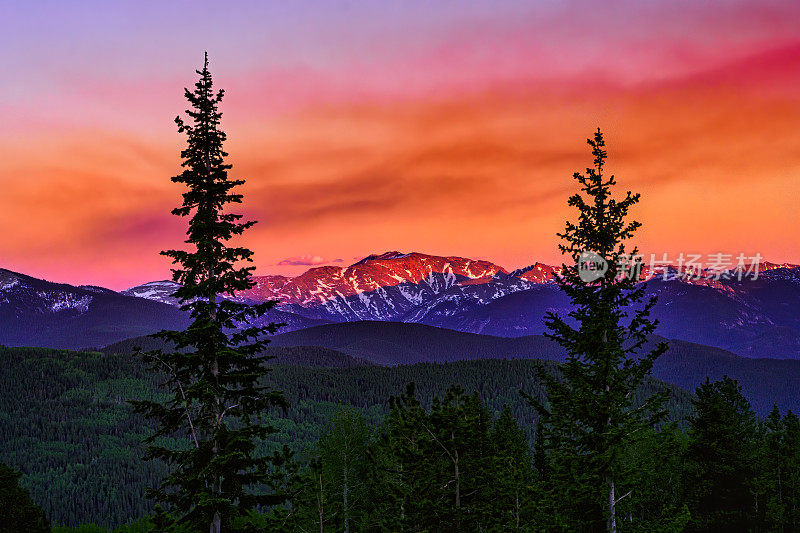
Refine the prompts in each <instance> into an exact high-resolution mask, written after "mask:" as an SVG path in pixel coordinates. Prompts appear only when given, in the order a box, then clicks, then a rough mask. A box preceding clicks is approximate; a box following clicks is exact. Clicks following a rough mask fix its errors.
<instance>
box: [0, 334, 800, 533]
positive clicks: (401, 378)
mask: <svg viewBox="0 0 800 533" xmlns="http://www.w3.org/2000/svg"><path fill="white" fill-rule="evenodd" d="M0 357H2V359H3V361H4V366H3V370H2V372H0V382H1V383H2V387H3V390H4V391H7V393H6V394H4V395H3V396H2V398H0V419H2V420H3V424H0V432H2V434H0V439H1V440H2V442H4V443H6V445H5V446H4V448H3V450H2V454H0V462H2V463H5V464H7V465H9V466H11V467H13V468H15V469H18V470H20V471H21V472H22V477H21V485H22V486H23V487H24V488H26V489H28V490H29V491H30V494H31V497H32V499H33V501H34V502H35V503H36V504H38V505H40V506H41V507H42V508H43V510H44V512H45V515H46V516H47V518H48V519H49V520H50V523H51V524H61V525H62V526H70V528H69V530H70V531H74V530H75V529H73V528H75V527H76V526H78V525H80V524H89V523H93V524H96V526H97V528H89V527H88V526H84V527H83V528H82V529H81V530H83V531H105V530H106V529H114V528H120V527H122V526H124V525H125V524H130V523H133V522H136V521H137V520H139V519H143V518H145V517H147V516H150V515H151V513H152V510H153V504H152V502H151V501H149V500H148V499H147V498H145V496H144V491H145V488H146V487H149V486H153V485H154V484H155V483H156V482H157V481H158V479H159V477H160V476H162V475H163V474H164V471H165V469H164V467H163V465H159V464H157V463H154V462H148V461H143V460H142V457H141V456H142V452H143V448H142V445H141V442H142V439H143V437H144V435H146V434H148V433H149V432H150V431H152V425H151V424H150V423H148V422H146V421H145V420H144V419H142V418H141V416H139V415H136V414H135V413H133V412H132V409H131V406H130V405H129V404H128V403H127V399H129V398H145V397H148V395H151V394H153V392H152V391H154V390H156V387H155V384H156V383H157V381H158V378H157V377H155V376H153V375H151V374H150V373H149V372H148V371H147V369H146V368H145V366H144V365H143V364H142V363H141V361H140V360H138V359H136V358H134V357H132V356H125V355H103V354H100V353H97V352H69V351H58V350H46V349H30V348H28V349H19V348H2V349H0ZM539 366H544V367H546V368H547V369H548V370H549V371H554V370H556V366H555V365H554V364H552V363H542V362H539V361H535V360H528V361H524V360H516V361H505V360H485V361H465V362H454V363H446V364H416V365H409V366H400V367H377V366H356V367H350V368H334V367H310V366H296V365H281V364H279V365H275V366H274V367H273V370H272V372H270V374H269V375H268V378H267V379H268V380H269V385H270V386H276V387H278V386H279V387H281V388H282V389H283V390H284V394H285V395H286V398H287V400H288V402H289V408H288V409H287V410H286V411H285V412H281V411H276V412H275V413H274V416H273V417H272V421H273V423H274V424H275V425H276V426H277V427H278V428H279V432H278V433H277V434H276V435H275V436H274V437H273V438H272V439H270V441H269V442H268V443H264V447H265V448H266V449H268V450H270V451H274V450H278V449H280V448H281V447H282V446H283V445H284V444H286V445H288V446H289V447H290V448H291V449H292V450H293V451H294V452H295V454H294V456H293V460H292V464H291V465H287V468H286V471H285V472H284V474H283V477H282V478H281V480H280V484H281V490H282V491H285V492H286V493H287V494H288V495H290V496H291V498H290V500H289V501H290V502H291V503H287V504H285V505H282V506H279V507H276V508H275V509H272V510H271V512H269V511H265V512H264V513H263V516H261V517H259V520H260V523H262V524H263V526H264V527H265V528H268V529H273V528H274V530H287V531H289V530H295V531H310V530H314V531H318V530H319V529H320V526H319V522H320V517H321V519H322V523H323V527H324V530H325V531H343V530H344V528H345V525H344V522H345V518H347V520H348V523H349V528H350V530H352V531H360V530H381V529H384V528H388V527H389V526H388V525H387V524H388V523H389V522H387V521H392V520H394V521H395V522H391V523H394V524H406V526H407V527H405V530H408V531H414V530H427V529H428V528H425V527H420V528H417V529H415V526H414V524H417V525H418V524H430V523H434V522H435V523H442V524H448V523H449V524H451V527H445V526H444V525H443V529H442V530H453V529H454V528H456V527H457V526H455V525H452V524H454V523H455V522H454V521H456V520H458V521H460V524H461V525H460V526H458V527H460V528H461V529H460V530H462V531H476V530H480V529H478V528H483V530H486V531H492V530H494V531H502V530H510V531H513V530H519V531H537V530H543V529H544V530H547V529H549V525H548V520H549V519H550V518H552V516H551V515H550V513H549V509H552V506H551V505H550V504H548V498H551V497H552V494H548V492H547V489H546V487H547V477H546V476H547V475H548V469H547V463H546V460H545V459H544V458H543V457H542V455H541V450H540V449H538V448H537V445H536V440H535V434H536V425H537V421H538V416H537V413H536V412H535V411H534V410H533V409H532V408H531V407H529V406H528V405H527V402H526V401H525V400H524V399H523V397H522V396H521V395H520V392H519V391H520V390H523V391H525V392H527V393H529V394H532V395H539V394H541V393H542V391H543V388H542V384H541V382H540V380H539V378H538V376H537V369H538V367H539ZM409 383H414V388H413V395H412V394H409V392H408V391H407V385H408V384H409ZM450 384H457V385H456V386H455V387H450ZM659 390H667V391H669V394H670V399H669V402H668V404H667V405H668V417H667V420H665V423H664V425H663V427H662V430H661V431H660V432H659V433H651V434H650V435H649V436H648V438H647V439H645V440H644V441H643V442H642V443H640V444H639V445H638V446H637V447H636V449H635V450H632V452H631V454H630V461H631V463H630V467H631V469H632V470H634V471H636V472H638V474H637V487H636V490H635V492H633V493H632V494H631V496H632V497H631V496H629V497H628V498H629V502H630V505H629V506H628V507H625V508H624V511H621V512H623V513H626V514H627V515H628V517H629V519H630V520H631V523H633V524H635V527H634V528H633V529H629V528H627V527H625V525H624V524H623V525H622V526H621V527H623V528H625V529H624V530H636V531H661V530H665V529H667V528H668V527H673V526H674V530H680V529H681V527H679V525H680V524H682V523H683V522H686V521H687V520H688V523H687V524H686V525H687V526H689V530H696V531H703V530H705V531H710V530H720V529H718V527H720V525H721V524H727V525H728V527H731V528H735V526H736V524H742V528H741V529H740V530H742V531H746V530H757V531H792V530H794V528H795V525H796V524H798V520H800V516H798V515H800V423H798V420H797V417H796V416H795V415H794V414H792V413H784V414H783V415H781V414H780V413H778V412H777V410H776V411H774V412H773V413H771V414H770V415H769V417H767V418H759V417H756V415H754V414H753V412H752V410H751V409H750V408H749V404H748V403H747V401H746V400H745V399H744V398H743V397H742V396H741V394H740V393H739V391H738V389H737V388H736V386H735V385H734V384H733V383H732V382H731V381H728V380H724V381H720V382H716V383H713V382H712V383H709V384H708V385H703V386H702V387H700V388H699V389H698V391H697V393H696V394H689V393H687V392H685V391H682V390H681V389H677V388H675V387H671V386H668V385H666V384H663V383H660V382H656V381H652V382H650V383H648V384H647V385H646V386H645V387H643V390H642V391H640V397H641V398H644V397H647V396H649V395H650V394H651V393H653V392H656V391H659ZM156 394H157V393H156ZM353 439H354V440H353ZM412 443H413V444H412ZM343 450H348V451H347V453H346V454H344V455H343ZM455 452H458V454H459V464H460V472H462V474H461V475H462V476H463V477H462V478H461V479H460V480H459V484H460V486H459V492H460V493H461V495H462V496H461V502H460V505H459V507H458V508H456V506H455V492H454V486H453V483H454V481H453V479H454V477H453V461H452V459H451V456H454V455H455ZM448 454H449V455H448ZM345 465H350V466H349V468H350V471H349V472H348V474H347V476H348V478H347V481H346V484H347V491H348V503H347V510H346V511H345V508H344V507H343V506H344V505H345V504H344V503H343V494H344V490H345V487H344V484H345V481H344V478H343V475H344V474H343V469H344V468H345ZM400 471H404V472H416V473H419V475H420V476H421V477H420V478H419V479H416V475H417V474H415V475H414V479H412V480H410V481H408V480H404V479H403V478H402V476H400V475H399V472H400ZM423 473H424V475H423ZM320 480H321V481H320ZM320 483H321V485H320ZM320 487H321V488H320ZM320 500H321V501H322V505H321V506H320ZM624 501H625V500H623V502H624ZM400 502H405V503H403V508H404V511H403V512H404V513H405V515H404V516H405V518H403V521H400ZM320 507H321V508H320ZM458 509H460V511H458ZM431 521H433V522H431ZM550 526H552V524H550ZM130 527H133V529H132V530H136V528H137V527H138V528H141V530H146V528H147V527H149V526H147V524H146V523H145V522H141V521H140V522H139V523H138V526H135V527H134V526H130ZM715 528H716V529H715ZM61 530H63V531H66V529H64V528H61ZM125 530H129V529H128V528H125ZM729 530H732V529H729Z"/></svg>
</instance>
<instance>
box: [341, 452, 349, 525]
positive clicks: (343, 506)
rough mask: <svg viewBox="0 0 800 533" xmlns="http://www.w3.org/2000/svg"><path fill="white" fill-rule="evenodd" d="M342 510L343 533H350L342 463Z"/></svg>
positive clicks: (345, 479)
mask: <svg viewBox="0 0 800 533" xmlns="http://www.w3.org/2000/svg"><path fill="white" fill-rule="evenodd" d="M342 474H343V475H342V477H343V480H342V481H343V483H342V510H343V511H344V532H345V533H350V510H349V509H348V507H347V492H348V489H349V487H348V486H347V462H346V461H345V463H344V471H343V472H342Z"/></svg>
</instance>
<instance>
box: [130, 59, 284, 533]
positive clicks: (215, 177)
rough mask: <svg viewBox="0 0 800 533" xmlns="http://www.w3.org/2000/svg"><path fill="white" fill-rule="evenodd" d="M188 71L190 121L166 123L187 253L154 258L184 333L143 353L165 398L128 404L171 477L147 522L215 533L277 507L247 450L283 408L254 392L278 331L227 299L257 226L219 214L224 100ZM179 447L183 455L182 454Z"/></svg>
mask: <svg viewBox="0 0 800 533" xmlns="http://www.w3.org/2000/svg"><path fill="white" fill-rule="evenodd" d="M196 72H197V74H198V75H199V76H200V79H199V80H198V81H197V83H196V84H195V88H194V90H193V91H190V90H188V89H185V95H186V99H187V100H188V101H189V104H190V106H191V109H189V110H187V111H186V113H187V115H188V116H189V120H188V121H187V122H184V120H183V119H181V118H180V117H177V118H176V119H175V122H176V123H177V125H178V131H179V132H180V133H185V134H186V136H187V145H186V148H185V149H184V150H183V151H182V152H181V158H182V159H183V162H182V165H181V166H182V167H183V172H181V173H180V174H178V175H177V176H175V177H173V178H172V181H173V182H175V183H181V184H184V185H185V186H186V191H185V192H184V193H183V204H182V205H181V206H180V207H178V208H176V209H173V210H172V214H174V215H177V216H180V217H188V218H189V227H188V230H187V233H186V234H187V237H188V238H187V239H186V241H185V242H186V243H187V244H188V245H189V247H188V248H189V250H188V251H186V250H167V251H164V252H161V253H162V254H163V255H166V256H168V257H171V258H172V260H173V263H174V264H175V265H177V267H176V268H173V270H172V272H173V279H174V281H176V282H178V283H180V284H181V287H180V288H179V289H178V290H177V291H176V292H175V294H174V296H175V297H176V298H178V299H179V300H180V302H181V309H183V310H185V311H188V312H189V315H190V317H191V324H190V325H189V327H188V328H187V329H186V330H185V331H162V332H159V333H158V334H156V335H154V336H155V337H157V338H160V339H162V340H164V341H167V343H168V346H170V348H172V349H166V348H165V349H163V350H154V351H150V352H146V353H143V354H141V355H142V356H143V357H144V359H145V361H147V362H148V363H150V365H151V366H152V368H153V369H155V370H158V371H159V372H163V373H165V375H166V376H167V381H166V385H167V388H168V389H169V397H168V399H166V400H165V401H163V402H157V401H138V402H133V404H134V408H135V410H136V411H138V412H140V413H144V414H145V415H148V416H150V417H152V418H153V419H155V420H156V421H157V423H158V429H157V431H156V432H155V433H154V434H153V435H152V436H151V437H149V438H148V439H147V444H148V448H147V454H146V456H147V458H149V459H160V460H163V461H165V462H166V463H167V465H168V466H169V469H170V472H169V474H168V475H167V476H166V478H165V479H164V480H163V482H162V483H161V485H160V486H159V487H158V488H156V489H154V490H152V491H151V493H150V496H151V497H153V498H154V499H155V500H156V501H158V502H159V503H160V504H163V506H164V507H160V510H159V512H158V516H157V517H156V523H157V524H159V527H160V528H167V526H169V525H170V524H172V523H179V524H185V525H188V526H190V527H191V529H192V530H196V531H201V530H208V531H211V533H219V532H220V531H221V530H222V528H223V526H224V527H225V529H226V530H229V529H230V527H231V524H232V523H233V521H234V520H235V519H236V518H238V517H241V516H243V515H245V514H246V513H247V512H248V511H249V510H251V509H253V508H254V507H256V506H258V505H267V504H273V503H277V502H278V501H280V497H279V496H278V495H276V494H274V493H269V492H265V491H260V490H258V487H257V485H259V484H262V483H265V481H266V479H267V477H268V475H269V472H270V469H271V468H272V467H273V466H274V463H275V462H276V461H279V460H280V457H279V456H277V455H275V456H267V455H263V454H259V453H258V451H257V445H258V442H259V440H260V439H264V438H266V437H267V436H268V435H269V434H270V433H272V432H274V431H275V430H274V428H272V427H271V426H269V425H267V424H265V423H264V422H263V416H264V414H265V413H266V412H267V411H268V410H269V409H270V408H272V407H274V406H276V405H282V404H283V403H284V399H283V396H282V394H281V393H280V392H278V391H273V390H267V389H266V388H264V387H262V386H261V385H260V384H259V380H260V378H261V377H262V376H264V375H265V373H266V372H267V371H268V367H267V366H266V365H265V362H266V359H268V358H267V357H265V356H263V355H260V354H261V352H262V350H263V348H264V347H265V345H266V344H267V342H268V341H266V340H264V337H265V335H266V334H267V333H273V332H274V331H275V330H276V329H277V328H278V327H279V325H276V324H269V325H267V326H261V327H259V326H254V325H251V324H252V323H254V322H253V320H254V319H255V318H258V317H260V316H262V315H263V314H264V313H265V312H266V311H267V310H268V309H269V308H271V307H272V306H273V305H274V302H268V303H265V304H262V305H256V306H250V305H246V304H243V303H238V302H234V301H232V300H230V299H227V298H225V297H226V296H233V295H234V294H235V293H236V292H237V291H241V290H244V289H248V288H250V287H252V286H253V285H254V282H253V280H252V278H251V273H252V271H253V269H254V267H252V266H246V267H242V266H237V264H238V263H239V262H242V261H243V262H251V261H252V256H253V252H252V251H251V250H249V249H247V248H244V247H236V246H229V245H228V241H229V240H230V239H231V238H232V237H234V236H238V235H241V234H242V233H243V232H244V231H245V230H246V229H248V228H250V227H251V226H252V225H253V224H255V222H253V221H247V222H244V221H241V219H242V215H238V214H233V213H230V212H229V211H228V210H227V208H228V207H229V206H230V204H237V203H240V202H241V201H242V195H241V194H237V193H235V192H234V190H235V189H236V187H238V186H240V185H242V184H243V183H244V180H240V179H230V178H229V177H228V170H230V169H231V165H229V164H226V163H225V157H227V155H228V154H227V153H226V152H225V151H224V150H223V146H222V145H223V142H224V141H225V133H224V132H223V131H222V130H220V128H219V126H220V119H221V117H222V113H221V112H220V111H219V104H220V102H221V101H222V98H223V96H224V91H222V90H219V91H218V92H216V93H215V92H214V90H213V83H212V79H211V73H210V72H209V70H208V54H206V56H205V62H204V64H203V69H202V70H198V71H196ZM173 437H182V438H183V439H180V438H179V439H175V438H173ZM187 439H188V445H185V446H184V445H181V444H180V443H181V442H183V443H186V441H187ZM176 443H177V444H176ZM164 509H166V510H164Z"/></svg>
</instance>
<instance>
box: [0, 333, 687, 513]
mask: <svg viewBox="0 0 800 533" xmlns="http://www.w3.org/2000/svg"><path fill="white" fill-rule="evenodd" d="M311 355H313V357H311V359H309V361H308V363H309V364H315V363H318V362H319V361H318V359H319V358H318V357H317V356H316V355H314V354H311ZM0 361H2V364H1V365H0V389H2V391H3V394H2V395H0V421H2V423H0V462H4V463H6V464H8V465H10V466H12V467H14V468H16V469H18V470H20V471H22V473H23V476H22V479H21V481H20V483H21V484H22V485H23V486H24V487H25V488H26V489H28V490H29V491H30V494H31V496H32V498H33V500H34V501H35V502H36V503H37V504H38V505H40V506H41V507H42V508H43V509H44V511H45V514H46V515H47V517H48V518H49V520H50V522H51V523H58V524H62V525H69V526H75V525H77V524H81V523H85V522H93V523H95V524H98V525H101V526H103V527H105V528H115V527H118V526H119V525H121V524H125V523H130V522H131V521H133V520H136V519H137V518H139V517H142V516H145V515H148V514H150V513H151V512H152V509H153V505H152V502H151V501H149V500H148V499H147V498H146V497H145V489H146V488H148V487H152V486H155V485H156V484H157V483H158V481H159V480H160V479H161V477H162V476H163V475H164V472H165V468H164V466H163V464H161V463H159V462H157V461H143V460H142V451H143V445H142V441H143V440H144V438H145V437H146V436H147V435H148V434H149V433H151V432H152V431H153V425H152V423H150V422H149V421H147V420H146V419H144V418H143V417H141V416H139V415H136V414H134V413H133V412H132V409H131V406H130V404H129V403H128V400H129V399H143V398H150V397H153V396H154V395H157V393H156V392H155V391H157V390H158V389H157V383H158V382H159V379H160V377H159V376H156V375H153V374H152V373H151V372H150V371H149V370H148V369H147V368H146V367H145V365H144V364H143V363H142V362H141V360H139V359H137V358H135V357H132V356H130V355H108V356H104V355H103V354H100V353H96V352H70V351H63V350H51V349H42V348H39V349H37V348H4V347H0ZM322 362H323V363H325V362H327V360H326V359H324V358H323V360H322ZM540 366H543V368H547V369H549V370H551V371H552V370H554V369H555V368H556V365H555V364H554V363H551V362H541V361H536V360H513V361H510V360H482V361H455V362H451V363H446V364H428V363H423V364H416V365H408V366H398V367H376V366H358V367H352V368H330V367H314V366H297V365H275V366H274V367H273V368H272V371H271V372H270V373H269V374H267V376H266V378H265V379H266V381H267V383H266V384H267V385H268V386H270V387H272V388H277V389H281V390H283V391H284V394H285V396H286V399H287V400H288V403H289V407H288V409H287V410H286V411H285V412H280V411H276V412H275V413H274V416H273V417H271V418H272V423H273V424H274V425H275V426H276V427H277V429H278V432H277V433H276V434H274V435H273V436H272V439H271V440H270V441H269V442H267V443H263V446H264V447H265V448H266V450H267V451H268V452H271V451H274V450H277V449H279V448H280V447H282V446H283V445H284V444H286V445H288V446H289V447H291V449H292V450H294V451H295V452H296V453H295V460H296V461H297V462H301V463H305V462H307V461H308V460H309V459H310V457H311V456H313V455H314V453H315V452H314V449H315V447H316V442H317V441H318V440H319V439H320V436H321V435H322V434H323V433H324V432H325V431H327V430H328V429H329V426H330V421H331V420H332V419H333V418H334V417H335V415H336V413H337V411H338V410H339V409H341V408H342V407H354V408H356V409H357V410H358V411H359V412H360V413H361V414H362V415H363V416H364V418H365V419H366V420H367V422H368V424H369V425H370V427H380V426H381V424H382V423H383V421H384V420H385V419H386V417H387V415H388V413H389V399H390V397H391V396H393V395H397V394H399V393H400V392H402V391H403V390H404V389H405V386H406V384H407V383H409V382H412V381H413V382H414V383H415V384H416V396H417V398H418V399H419V400H420V402H421V404H422V405H423V406H424V407H425V409H429V408H430V407H431V405H432V402H433V398H434V397H435V396H439V397H443V395H444V394H445V389H446V388H447V386H448V384H450V383H459V384H461V386H462V387H463V388H464V389H465V390H466V391H468V392H469V394H473V393H477V394H478V396H479V397H480V399H481V402H482V404H483V405H484V406H485V408H486V410H487V411H488V412H489V414H490V416H491V418H492V419H496V418H498V417H499V416H500V414H501V412H502V411H503V409H504V406H508V407H509V409H510V411H511V413H512V415H513V417H514V419H515V420H517V422H518V424H519V426H520V428H521V429H522V431H523V432H524V434H525V436H526V441H527V443H528V445H529V446H530V447H532V446H533V443H534V433H535V429H536V422H537V419H538V418H537V414H536V412H535V411H534V410H532V409H531V408H530V406H528V405H527V403H526V402H525V400H524V398H523V397H522V396H521V395H520V393H519V391H520V389H522V390H525V391H527V392H529V393H531V394H533V395H542V394H543V388H542V385H541V383H540V381H539V378H538V376H537V369H538V368H539V367H540ZM660 390H668V391H669V393H670V399H669V401H668V402H667V404H666V406H667V409H668V411H669V416H668V419H669V420H672V421H676V422H677V423H679V424H681V425H682V426H683V425H685V423H684V422H683V421H684V420H685V419H686V417H687V416H689V415H690V414H691V413H692V405H691V395H690V394H689V393H687V392H685V391H683V390H681V389H678V388H676V387H672V386H669V385H667V384H665V383H663V382H658V381H656V380H649V381H648V382H647V383H646V384H644V385H643V386H642V387H641V389H640V393H641V396H642V397H647V396H649V395H651V394H653V393H654V392H657V391H660Z"/></svg>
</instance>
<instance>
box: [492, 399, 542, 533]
mask: <svg viewBox="0 0 800 533" xmlns="http://www.w3.org/2000/svg"><path fill="white" fill-rule="evenodd" d="M491 442H492V446H493V451H494V455H493V457H492V476H491V479H490V480H488V483H489V485H488V487H487V488H488V492H489V497H488V498H487V499H488V501H489V502H490V506H491V509H490V512H491V514H492V515H493V522H496V523H497V525H498V526H499V527H500V528H501V529H502V530H503V531H527V530H530V529H533V527H534V525H535V524H534V523H533V521H534V519H535V517H536V507H535V502H534V499H535V497H536V494H535V492H534V481H535V480H534V472H533V459H532V457H531V452H530V448H529V446H528V441H527V439H526V438H525V432H523V431H522V428H520V427H519V424H517V421H516V420H515V419H514V416H513V415H512V414H511V409H510V408H509V407H508V405H505V406H504V407H503V410H502V411H501V412H500V416H499V417H498V419H497V421H496V422H495V424H494V428H493V430H492V435H491Z"/></svg>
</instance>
